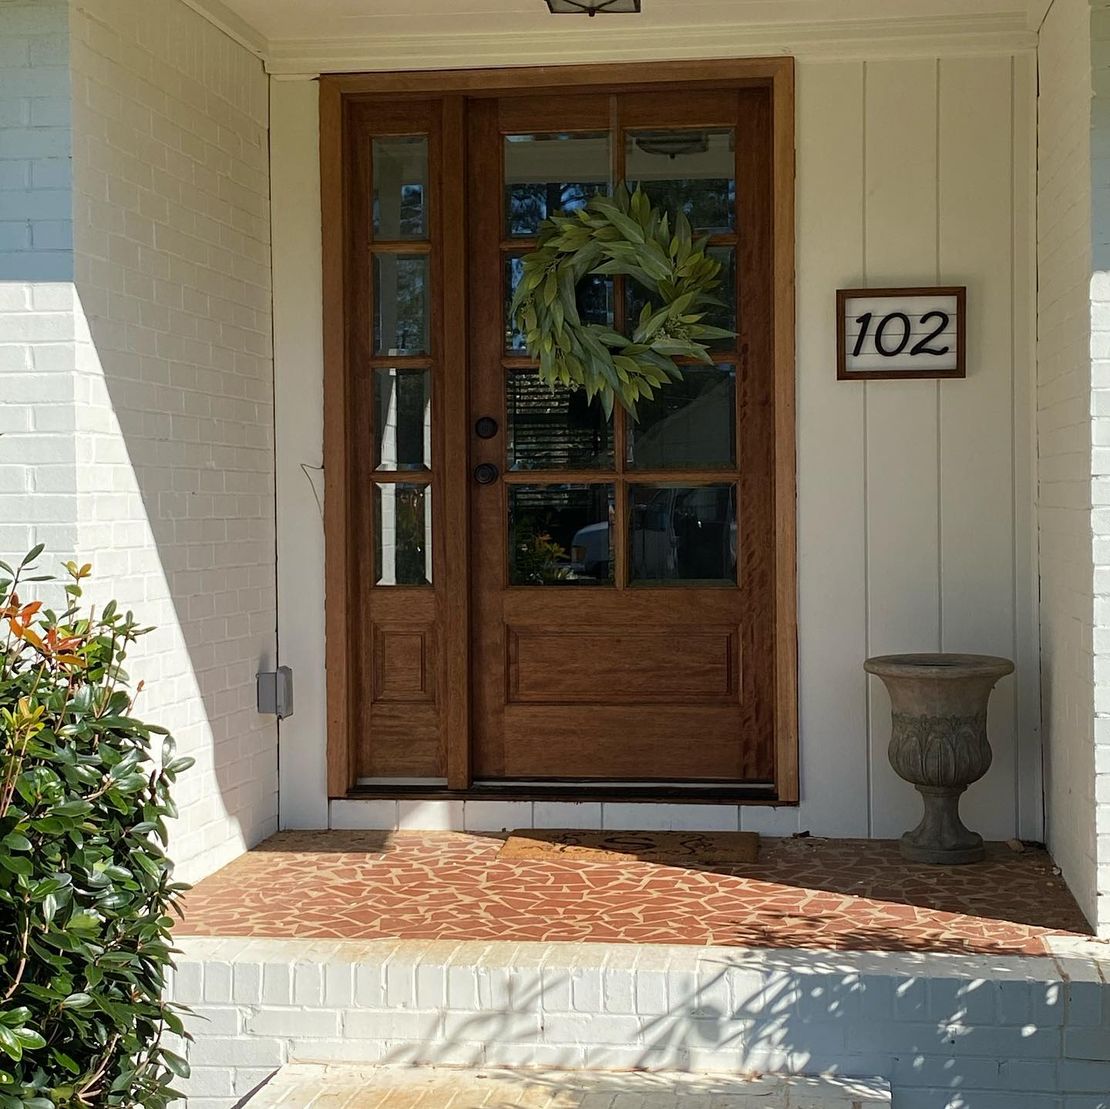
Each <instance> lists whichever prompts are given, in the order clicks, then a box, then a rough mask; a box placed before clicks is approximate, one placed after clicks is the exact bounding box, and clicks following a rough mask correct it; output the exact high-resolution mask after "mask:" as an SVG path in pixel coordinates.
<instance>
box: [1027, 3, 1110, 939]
mask: <svg viewBox="0 0 1110 1109" xmlns="http://www.w3.org/2000/svg"><path fill="white" fill-rule="evenodd" d="M1090 57H1091V11H1090V8H1089V4H1088V0H1057V2H1056V3H1055V4H1054V5H1053V7H1052V9H1051V10H1050V12H1049V14H1048V17H1047V18H1046V20H1045V23H1044V26H1043V27H1042V29H1041V35H1040V54H1039V59H1038V61H1039V89H1040V91H1039V96H1038V159H1037V161H1038V167H1037V168H1038V195H1037V209H1038V211H1037V215H1038V231H1037V238H1038V244H1037V245H1038V270H1039V278H1038V286H1039V288H1038V342H1037V442H1038V471H1039V482H1038V504H1037V517H1038V526H1039V536H1038V540H1039V547H1040V552H1039V559H1040V584H1041V652H1042V684H1043V715H1044V726H1045V750H1046V756H1047V766H1046V790H1047V799H1046V800H1047V812H1048V838H1049V845H1050V847H1051V849H1052V852H1053V855H1054V857H1055V858H1056V860H1057V862H1058V863H1059V865H1060V866H1061V867H1062V869H1063V871H1064V874H1065V876H1066V878H1067V880H1068V884H1069V885H1070V886H1071V888H1072V889H1073V890H1074V891H1075V894H1076V897H1077V899H1078V900H1079V902H1080V905H1081V906H1082V908H1083V910H1084V912H1085V913H1086V914H1087V915H1088V917H1089V918H1090V919H1091V920H1092V921H1095V920H1096V919H1097V918H1098V916H1099V913H1100V910H1099V907H1098V904H1097V902H1098V897H1097V892H1096V891H1097V886H1096V872H1097V835H1096V808H1095V794H1096V775H1095V729H1096V722H1095V704H1096V696H1097V692H1096V681H1095V678H1096V655H1095V636H1096V630H1095V624H1096V617H1102V616H1103V615H1104V614H1103V613H1102V609H1101V606H1098V605H1096V601H1095V596H1094V588H1095V558H1096V555H1101V550H1100V543H1099V541H1098V540H1095V539H1094V537H1093V531H1092V528H1093V527H1094V528H1096V529H1097V528H1098V527H1099V526H1100V523H1101V518H1102V516H1103V515H1105V514H1106V509H1105V508H1104V509H1099V508H1097V507H1095V508H1092V504H1093V497H1094V496H1097V495H1098V494H1097V486H1098V483H1097V481H1096V482H1095V483H1094V487H1093V485H1092V463H1094V464H1095V467H1096V468H1097V465H1098V463H1099V459H1100V457H1101V455H1103V454H1105V453H1106V451H1105V449H1104V448H1102V447H1101V446H1100V445H1099V438H1098V437H1099V435H1100V434H1101V433H1102V429H1100V428H1099V426H1098V421H1097V420H1093V419H1092V372H1093V367H1092V363H1091V339H1092V300H1091V294H1092V282H1091V273H1092V269H1091V267H1092V250H1091V241H1092V240H1091V191H1092V190H1091V121H1092V108H1091V79H1090ZM1107 444H1108V446H1110V439H1108V440H1107ZM1108 534H1110V529H1108ZM1108 769H1110V768H1108Z"/></svg>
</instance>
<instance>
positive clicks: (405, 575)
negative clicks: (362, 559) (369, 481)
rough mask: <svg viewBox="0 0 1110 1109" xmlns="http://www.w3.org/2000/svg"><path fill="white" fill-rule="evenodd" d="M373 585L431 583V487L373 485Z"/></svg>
mask: <svg viewBox="0 0 1110 1109" xmlns="http://www.w3.org/2000/svg"><path fill="white" fill-rule="evenodd" d="M374 537H375V540H376V545H377V550H376V552H375V558H374V566H375V569H376V575H375V578H374V583H375V584H376V585H431V584H432V488H431V486H430V485H407V484H396V485H375V486H374Z"/></svg>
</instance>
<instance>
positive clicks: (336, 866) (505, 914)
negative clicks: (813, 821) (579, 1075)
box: [177, 831, 1089, 955]
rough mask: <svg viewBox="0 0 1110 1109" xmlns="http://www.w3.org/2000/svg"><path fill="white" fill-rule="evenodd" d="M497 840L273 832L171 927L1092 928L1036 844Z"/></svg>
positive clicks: (1037, 950) (638, 936)
mask: <svg viewBox="0 0 1110 1109" xmlns="http://www.w3.org/2000/svg"><path fill="white" fill-rule="evenodd" d="M503 839H504V837H498V836H493V835H472V834H463V833H456V832H346V831H343V832H340V831H335V832H283V833H280V834H279V835H276V836H274V837H273V838H272V839H269V840H267V841H266V842H265V843H263V844H261V845H260V846H259V847H257V848H256V849H255V850H253V851H251V852H249V853H248V854H246V855H244V856H242V857H241V858H239V859H237V860H236V861H235V862H233V863H232V864H231V865H230V866H227V867H225V868H224V869H223V870H221V871H219V872H218V873H216V874H214V875H212V876H211V877H210V878H207V879H205V880H204V881H203V882H201V883H199V884H198V885H197V886H196V888H195V889H194V890H193V891H192V893H190V894H189V896H188V899H187V902H186V913H185V920H184V921H183V922H182V923H181V924H179V925H178V928H177V933H178V934H179V935H194V936H256V937H275V938H276V937H287V938H297V939H379V938H399V939H424V940H433V939H444V940H485V939H488V940H518V941H530V940H546V941H553V942H575V941H579V942H594V943H640V944H643V943H647V944H711V945H718V946H736V947H762V948H813V949H827V950H828V949H831V950H842V951H852V950H857V951H938V952H951V953H959V954H1008V955H1040V954H1044V953H1045V952H1046V951H1047V946H1046V943H1045V938H1046V937H1047V936H1050V935H1059V934H1061V933H1063V934H1078V935H1089V928H1088V926H1087V924H1086V921H1085V920H1084V918H1083V916H1082V914H1081V913H1080V911H1079V909H1078V907H1077V906H1076V904H1075V901H1074V900H1073V899H1072V897H1071V894H1070V893H1069V892H1068V889H1067V887H1066V886H1065V885H1064V882H1063V880H1062V879H1061V878H1060V877H1059V876H1058V875H1057V874H1055V873H1054V872H1053V865H1052V860H1051V859H1050V858H1049V856H1048V855H1047V854H1046V853H1045V852H1044V851H1042V850H1038V849H1026V850H1025V851H1024V852H1021V853H1016V852H1014V851H1012V850H1010V848H1008V847H1007V846H1005V845H1001V844H998V845H994V844H992V845H990V846H989V848H988V855H987V859H986V861H985V862H983V863H980V864H978V865H974V866H966V867H930V866H922V865H916V864H912V863H907V862H905V861H904V860H903V859H902V858H901V856H900V855H899V853H898V845H897V843H896V842H893V841H876V840H824V839H816V838H814V839H767V840H764V841H763V845H762V849H761V851H760V856H759V861H758V862H757V863H752V864H747V865H745V866H742V867H737V868H731V869H713V870H708V869H692V868H686V867H675V866H664V865H660V864H656V863H644V862H605V863H582V862H556V861H547V860H543V861H539V860H527V861H525V860H501V859H498V858H497V852H498V849H499V848H500V846H501V843H502V841H503Z"/></svg>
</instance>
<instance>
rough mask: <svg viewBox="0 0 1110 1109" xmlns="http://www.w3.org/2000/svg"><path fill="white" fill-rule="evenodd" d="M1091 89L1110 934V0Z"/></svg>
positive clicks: (1104, 926) (1100, 745) (1102, 794)
mask: <svg viewBox="0 0 1110 1109" xmlns="http://www.w3.org/2000/svg"><path fill="white" fill-rule="evenodd" d="M1091 83H1092V92H1093V98H1092V102H1091V145H1090V151H1091V189H1092V192H1091V213H1092V236H1091V244H1092V263H1093V265H1092V271H1091V278H1090V301H1091V314H1090V319H1091V346H1090V357H1091V401H1090V412H1091V441H1092V446H1093V449H1092V455H1091V462H1092V465H1091V477H1092V480H1091V504H1092V513H1091V521H1092V533H1093V548H1092V550H1093V563H1094V594H1095V606H1094V633H1093V647H1094V657H1095V665H1094V681H1095V697H1094V701H1095V704H1094V708H1095V719H1094V788H1093V812H1094V820H1095V851H1096V855H1095V859H1096V869H1095V885H1096V888H1097V891H1098V894H1097V896H1098V904H1097V908H1096V910H1095V921H1096V923H1097V925H1098V928H1099V930H1100V932H1102V933H1104V934H1106V935H1110V0H1095V3H1093V4H1092V10H1091Z"/></svg>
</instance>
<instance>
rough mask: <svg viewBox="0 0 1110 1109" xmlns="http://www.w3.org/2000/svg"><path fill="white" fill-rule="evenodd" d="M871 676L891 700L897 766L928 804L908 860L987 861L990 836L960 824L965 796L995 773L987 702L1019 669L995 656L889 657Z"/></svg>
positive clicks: (910, 839)
mask: <svg viewBox="0 0 1110 1109" xmlns="http://www.w3.org/2000/svg"><path fill="white" fill-rule="evenodd" d="M864 669H865V670H866V671H867V672H868V673H869V674H875V675H876V676H877V677H879V678H882V680H883V684H884V685H885V686H886V688H887V692H888V693H889V694H890V708H891V715H892V720H891V732H890V751H889V754H890V764H891V766H893V767H894V770H895V772H896V773H897V774H898V776H899V777H901V778H904V779H905V780H906V781H907V782H912V783H913V785H914V786H916V787H917V792H918V793H920V794H921V799H922V800H923V801H924V802H925V815H924V817H923V818H922V820H921V823H920V824H919V825H918V826H917V827H916V828H914V829H913V831H912V832H906V834H905V835H904V836H902V855H903V856H904V857H905V858H907V859H910V860H911V861H913V862H917V863H937V864H941V865H943V864H946V863H947V864H953V863H976V862H979V861H980V860H981V859H982V858H983V853H984V852H983V837H982V836H981V835H979V834H978V833H977V832H972V831H971V830H970V829H968V828H966V827H964V824H963V821H961V820H960V795H961V794H962V793H963V792H964V790H965V789H967V787H968V786H969V785H971V783H972V782H977V781H978V780H979V779H980V778H981V777H982V776H983V775H984V774H986V772H987V770H988V768H989V767H990V764H991V748H990V744H989V743H988V742H987V702H988V700H989V699H990V695H991V690H992V689H993V688H994V686H995V683H996V682H997V681H998V679H999V678H1002V677H1005V676H1006V675H1007V674H1009V673H1012V672H1013V669H1014V664H1013V663H1012V662H1011V661H1010V660H1009V659H1006V658H995V657H994V656H993V655H947V654H935V655H882V656H880V657H877V658H869V659H868V660H867V661H866V662H865V663H864Z"/></svg>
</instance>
